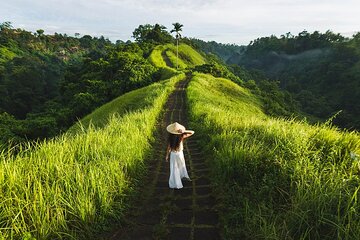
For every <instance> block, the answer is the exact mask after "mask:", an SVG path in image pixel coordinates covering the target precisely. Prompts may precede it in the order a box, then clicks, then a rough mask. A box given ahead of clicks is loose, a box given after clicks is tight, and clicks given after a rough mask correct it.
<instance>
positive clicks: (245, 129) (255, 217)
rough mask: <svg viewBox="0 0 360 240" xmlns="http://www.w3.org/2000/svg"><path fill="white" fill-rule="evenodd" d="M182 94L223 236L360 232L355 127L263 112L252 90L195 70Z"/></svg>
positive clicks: (359, 140)
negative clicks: (204, 154) (198, 137)
mask: <svg viewBox="0 0 360 240" xmlns="http://www.w3.org/2000/svg"><path fill="white" fill-rule="evenodd" d="M187 96H188V101H189V106H190V114H191V119H192V121H191V124H192V125H193V126H192V127H193V128H195V129H196V131H197V132H198V133H202V134H203V135H204V136H203V139H206V142H205V140H204V142H203V147H204V148H205V149H206V150H207V151H208V152H210V153H211V156H209V158H210V159H212V161H211V166H212V170H213V178H214V182H215V183H216V184H217V185H218V186H219V190H220V191H221V194H219V195H220V196H222V199H221V202H222V203H223V205H224V211H222V213H223V215H222V222H223V225H224V238H225V239H241V238H244V239H357V238H358V236H360V216H359V214H358V213H359V211H360V209H359V206H360V205H359V202H358V194H359V193H358V191H359V188H360V187H359V184H360V179H359V174H360V171H359V169H360V164H359V157H358V156H359V155H360V136H359V134H358V133H355V132H352V133H349V132H341V131H339V130H337V129H336V128H333V127H331V126H327V125H319V126H310V125H308V124H306V123H302V122H297V121H294V120H290V121H287V120H283V119H274V118H269V117H267V116H266V115H265V114H263V112H262V107H261V105H260V102H259V101H258V100H257V99H256V97H255V96H253V95H251V94H250V93H249V92H248V91H246V90H245V89H243V88H241V87H239V86H235V85H234V84H233V83H232V82H230V81H228V80H225V79H219V78H214V77H212V76H210V75H204V74H196V75H195V77H194V78H193V80H192V81H191V82H190V84H189V87H188V93H187ZM209 139H210V141H209Z"/></svg>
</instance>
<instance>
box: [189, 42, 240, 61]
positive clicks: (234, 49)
mask: <svg viewBox="0 0 360 240" xmlns="http://www.w3.org/2000/svg"><path fill="white" fill-rule="evenodd" d="M184 40H185V41H186V42H187V41H189V42H190V44H191V45H192V46H193V47H194V48H195V49H198V50H201V51H203V52H205V53H206V54H215V55H217V56H219V57H220V58H221V59H222V60H223V61H225V62H227V61H228V60H230V58H234V56H237V55H240V54H242V53H243V51H245V49H246V47H245V46H238V45H236V44H223V43H217V42H215V41H210V42H205V41H203V40H200V39H196V38H190V39H184Z"/></svg>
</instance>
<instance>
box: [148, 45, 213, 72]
mask: <svg viewBox="0 0 360 240" xmlns="http://www.w3.org/2000/svg"><path fill="white" fill-rule="evenodd" d="M164 58H166V60H165V59H164ZM149 61H150V62H151V63H152V64H153V65H154V66H156V67H159V68H161V69H163V70H164V71H165V70H166V71H167V72H171V71H176V70H175V69H174V68H176V64H178V66H179V69H185V68H188V67H190V68H191V67H194V66H197V65H202V64H204V63H206V60H205V58H204V57H203V56H201V55H200V54H199V53H198V52H197V51H195V50H194V49H193V48H192V47H190V46H188V45H186V44H179V59H178V60H177V57H176V45H174V44H166V45H160V46H157V47H156V48H155V49H154V50H153V51H152V53H151V54H150V56H149Z"/></svg>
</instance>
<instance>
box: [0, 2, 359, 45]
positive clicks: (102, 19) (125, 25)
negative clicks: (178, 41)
mask: <svg viewBox="0 0 360 240" xmlns="http://www.w3.org/2000/svg"><path fill="white" fill-rule="evenodd" d="M5 21H10V22H11V23H12V25H13V27H15V28H22V29H25V30H28V31H32V32H35V31H36V30H37V29H43V30H45V34H53V33H54V32H57V33H63V34H64V33H66V34H68V35H72V36H74V34H75V33H80V36H82V35H86V34H89V35H91V36H97V37H99V36H101V35H103V36H104V37H105V38H109V39H110V40H111V41H114V42H115V41H116V40H123V41H126V40H132V41H133V40H134V39H132V38H131V35H132V32H133V30H134V29H135V28H137V27H138V26H139V25H141V24H155V23H159V24H161V25H164V26H165V27H167V29H168V30H169V31H170V30H171V29H172V23H175V22H179V23H181V24H183V25H184V27H183V31H182V35H183V36H186V37H192V38H199V39H202V40H204V41H216V42H221V43H234V44H238V45H247V44H249V42H250V41H251V40H254V39H256V38H259V37H265V36H270V35H272V34H274V35H276V36H280V35H281V34H285V33H287V32H291V33H292V34H293V35H297V34H298V33H299V32H301V31H303V30H307V31H308V32H313V31H316V30H318V31H320V32H325V31H327V30H331V31H333V32H335V33H341V34H342V35H344V36H348V37H350V36H352V35H353V34H354V33H356V32H359V31H360V1H359V0H248V1H244V0H238V1H235V0H207V1H205V0H182V1H181V0H171V1H169V0H133V1H132V0H61V1H60V0H0V23H1V22H5Z"/></svg>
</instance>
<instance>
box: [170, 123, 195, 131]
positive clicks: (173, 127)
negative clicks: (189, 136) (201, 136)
mask: <svg viewBox="0 0 360 240" xmlns="http://www.w3.org/2000/svg"><path fill="white" fill-rule="evenodd" d="M166 131H168V132H169V133H172V134H183V133H186V132H191V131H189V130H186V129H185V127H184V126H183V125H181V124H180V123H178V122H174V123H172V124H170V125H169V126H167V127H166Z"/></svg>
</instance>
